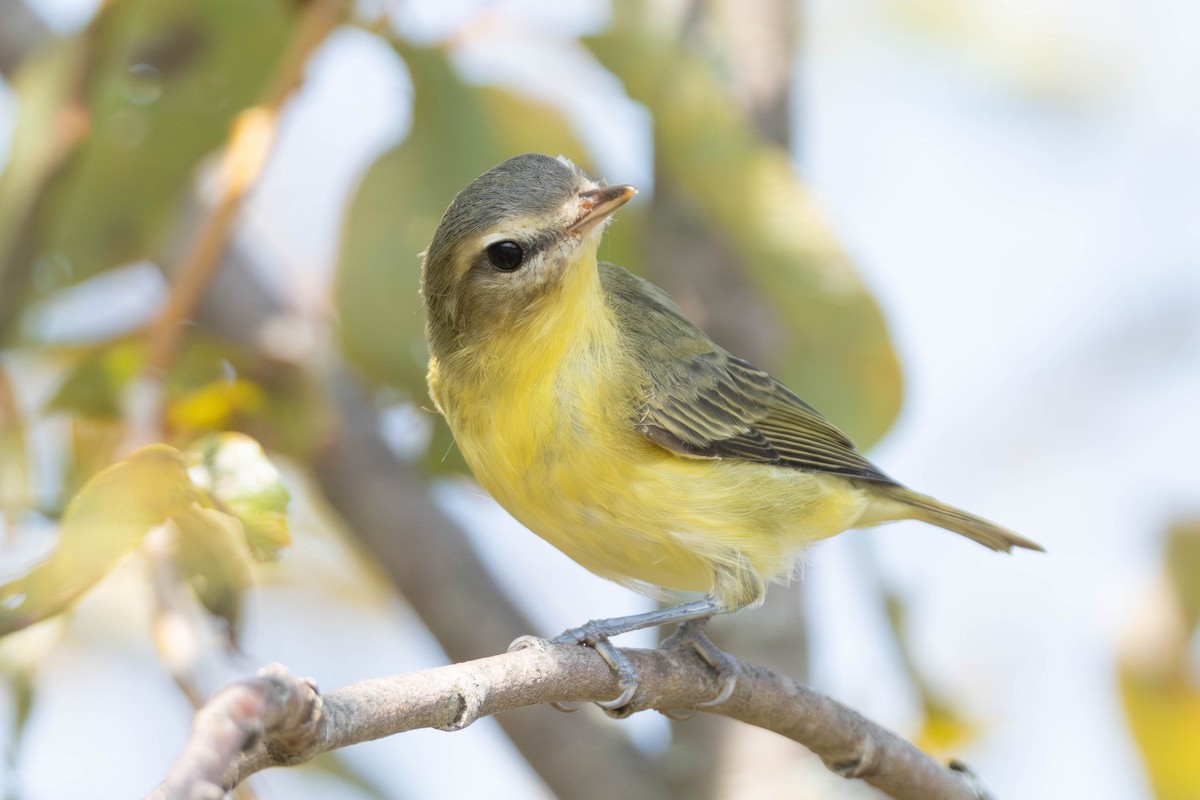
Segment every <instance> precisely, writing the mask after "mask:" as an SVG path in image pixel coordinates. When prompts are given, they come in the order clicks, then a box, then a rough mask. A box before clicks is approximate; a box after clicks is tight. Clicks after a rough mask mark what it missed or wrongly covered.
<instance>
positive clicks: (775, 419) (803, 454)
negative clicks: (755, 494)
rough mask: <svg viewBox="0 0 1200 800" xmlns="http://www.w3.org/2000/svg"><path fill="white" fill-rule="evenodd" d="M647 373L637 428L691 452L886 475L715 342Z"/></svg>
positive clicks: (802, 406) (694, 455) (769, 379)
mask: <svg viewBox="0 0 1200 800" xmlns="http://www.w3.org/2000/svg"><path fill="white" fill-rule="evenodd" d="M682 366H683V369H675V370H670V371H666V372H658V373H656V374H654V375H651V376H650V378H651V387H650V391H649V392H648V393H647V397H646V402H645V403H644V405H643V406H642V408H641V410H640V414H639V420H638V423H637V429H638V430H639V431H640V432H641V433H642V435H643V436H645V437H646V438H647V439H649V440H650V441H652V442H654V443H655V444H657V445H659V446H660V447H664V448H666V449H667V450H671V451H672V452H675V453H678V454H680V455H683V456H690V457H692V458H737V459H742V460H745V461H758V462H762V463H765V464H776V465H779V466H785V467H792V468H794V469H804V470H816V471H820V472H833V473H838V474H842V475H852V476H854V477H858V478H866V479H868V480H875V481H884V482H887V483H893V481H892V479H891V478H889V477H888V476H887V475H885V474H884V473H883V472H881V471H880V470H879V468H878V467H876V466H875V465H874V464H872V463H871V462H870V461H868V460H867V459H865V458H863V457H862V456H861V455H859V454H858V451H857V450H855V448H854V443H853V442H852V441H850V439H849V438H848V437H847V436H846V435H845V434H844V433H842V432H841V431H840V430H838V429H837V428H835V427H834V426H833V425H832V424H830V423H829V422H828V421H827V420H826V419H825V418H824V417H822V416H821V415H820V414H818V413H817V412H816V411H815V410H814V409H813V408H812V407H811V406H809V405H808V404H807V403H805V402H804V401H803V400H801V399H800V398H799V397H797V396H796V395H795V394H794V393H793V392H792V391H790V390H789V389H788V388H787V387H786V386H784V385H783V384H781V383H779V381H777V380H775V379H774V378H772V377H771V376H770V375H768V374H767V373H766V372H763V371H762V370H760V369H758V368H757V367H755V366H754V365H752V364H750V363H749V362H747V361H743V360H742V359H740V358H737V357H736V356H732V355H730V354H728V353H726V352H724V351H722V350H720V349H714V350H712V351H710V352H706V353H700V354H698V355H695V356H693V357H692V358H690V359H689V360H687V361H686V362H683V364H682Z"/></svg>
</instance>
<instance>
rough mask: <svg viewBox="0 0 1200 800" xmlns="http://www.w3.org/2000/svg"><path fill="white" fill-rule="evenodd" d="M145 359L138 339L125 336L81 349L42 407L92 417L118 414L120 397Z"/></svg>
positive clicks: (110, 418)
mask: <svg viewBox="0 0 1200 800" xmlns="http://www.w3.org/2000/svg"><path fill="white" fill-rule="evenodd" d="M144 358H145V347H144V345H143V343H142V342H141V341H140V340H134V339H127V340H124V341H120V342H117V343H108V344H104V345H102V346H100V347H96V348H93V349H90V350H87V351H85V353H84V354H83V355H82V357H80V359H79V361H78V363H76V364H75V366H74V368H73V369H71V370H70V371H69V372H68V373H67V375H66V377H65V378H64V379H63V382H62V383H61V384H59V387H58V391H56V392H55V393H54V395H53V397H51V398H50V401H49V402H48V403H47V404H46V410H47V411H50V412H54V411H61V412H65V413H69V414H79V415H81V416H85V417H92V418H96V419H107V420H116V419H120V417H121V397H122V395H123V393H124V392H125V388H126V387H127V386H128V385H129V382H130V381H131V380H133V379H134V378H135V377H137V374H138V372H139V371H140V370H141V368H142V361H143V359H144Z"/></svg>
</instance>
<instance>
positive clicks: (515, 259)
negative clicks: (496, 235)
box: [487, 239, 525, 272]
mask: <svg viewBox="0 0 1200 800" xmlns="http://www.w3.org/2000/svg"><path fill="white" fill-rule="evenodd" d="M487 257H488V261H490V262H492V266H493V267H495V268H496V269H501V270H504V271H505V272H512V271H513V270H514V269H516V268H518V267H519V266H521V264H523V263H524V262H525V250H524V249H523V248H522V247H521V245H519V244H517V243H516V242H514V241H512V240H511V239H505V240H504V241H503V242H496V243H495V244H490V245H488V248H487Z"/></svg>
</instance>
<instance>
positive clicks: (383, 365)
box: [336, 42, 586, 471]
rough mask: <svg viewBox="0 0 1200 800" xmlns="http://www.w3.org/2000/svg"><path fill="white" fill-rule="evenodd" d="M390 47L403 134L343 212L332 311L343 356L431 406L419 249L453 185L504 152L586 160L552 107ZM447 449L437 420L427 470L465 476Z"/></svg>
mask: <svg viewBox="0 0 1200 800" xmlns="http://www.w3.org/2000/svg"><path fill="white" fill-rule="evenodd" d="M396 47H397V50H398V52H399V54H400V55H401V56H402V57H403V59H404V62H405V64H406V66H407V67H408V71H409V74H410V75H411V76H412V82H413V93H414V101H413V115H412V130H411V132H410V133H409V135H408V137H407V138H406V139H405V140H404V142H402V143H401V144H400V145H398V146H397V147H395V148H393V149H392V150H389V151H388V152H387V153H385V154H383V155H382V156H381V157H380V158H379V159H378V160H377V161H376V162H375V164H374V165H372V167H371V169H370V171H369V172H368V173H367V174H366V177H364V179H363V181H362V183H361V185H360V186H359V188H358V191H357V193H356V195H355V197H354V200H353V202H352V204H351V206H350V209H349V212H348V214H347V216H346V220H345V224H344V226H343V230H342V244H341V253H340V257H339V261H338V274H337V287H336V292H337V305H338V311H339V314H340V317H341V326H342V327H341V342H342V347H343V349H344V351H345V353H346V355H347V357H348V358H349V359H350V360H351V361H352V362H353V363H354V364H355V365H357V366H358V367H359V368H360V369H362V370H363V371H364V372H365V373H366V374H367V375H369V376H370V377H372V378H374V379H375V380H379V381H382V382H386V383H389V384H392V385H393V386H396V387H397V388H400V389H401V390H403V391H404V392H405V393H407V394H408V395H409V396H410V397H412V398H414V400H416V402H417V403H418V404H419V405H422V406H423V407H424V408H427V409H432V408H433V406H432V404H431V403H430V402H429V401H428V400H427V398H426V390H425V371H426V362H427V360H428V353H427V349H426V345H425V330H424V326H425V320H424V314H423V312H422V310H421V300H420V297H419V296H418V293H417V290H418V286H419V283H420V262H419V259H418V253H420V252H421V251H422V250H424V249H425V247H426V246H427V245H428V244H429V240H430V238H432V236H433V231H434V228H435V227H437V223H438V220H439V219H440V218H441V216H442V212H443V211H445V210H446V206H447V205H449V204H450V201H451V200H452V199H453V198H454V195H455V194H456V193H457V192H458V191H459V190H460V189H462V188H463V187H464V186H466V185H467V184H468V183H469V182H470V181H472V180H473V179H474V178H475V177H477V176H478V175H479V174H480V173H482V172H485V171H486V170H488V169H490V168H491V167H493V166H495V165H496V164H498V163H499V162H501V161H503V160H504V159H506V158H509V157H510V156H513V155H517V154H520V153H525V152H530V151H536V152H542V153H564V154H569V155H572V156H573V157H574V158H575V160H576V161H577V162H579V163H581V164H586V160H585V159H583V158H582V156H583V147H582V145H580V144H579V142H578V140H577V139H576V138H575V136H574V135H573V134H572V133H571V131H570V129H569V127H568V125H567V124H566V122H565V121H564V119H563V117H562V115H561V114H560V113H559V112H558V111H556V110H554V109H552V108H549V107H547V106H544V105H541V104H538V103H535V102H532V101H529V100H527V99H524V98H521V97H518V96H516V95H514V94H512V93H511V92H508V91H505V90H502V89H498V88H494V87H480V86H470V85H467V84H465V83H464V82H463V81H462V80H461V79H460V78H459V76H458V75H457V74H456V73H455V71H454V69H453V67H452V65H451V64H450V63H449V61H448V59H447V57H446V54H445V52H444V51H443V50H441V49H425V48H418V47H413V46H410V45H407V44H404V43H402V42H398V43H396ZM451 445H452V440H451V438H450V434H449V431H448V430H447V429H446V427H445V425H444V423H442V422H441V421H440V419H439V421H438V424H437V427H436V429H435V433H434V436H433V441H432V442H431V444H430V448H429V451H428V452H429V458H428V459H427V466H428V467H429V468H430V469H432V470H434V471H444V470H446V469H455V470H459V471H463V470H465V465H464V464H463V462H462V458H461V456H458V455H457V450H455V449H452V446H451Z"/></svg>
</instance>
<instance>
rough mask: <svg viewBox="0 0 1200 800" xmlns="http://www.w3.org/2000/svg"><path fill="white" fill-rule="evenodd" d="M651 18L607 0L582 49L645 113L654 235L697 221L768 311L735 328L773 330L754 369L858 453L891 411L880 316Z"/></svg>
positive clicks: (808, 202) (742, 124) (709, 68)
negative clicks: (765, 359)
mask: <svg viewBox="0 0 1200 800" xmlns="http://www.w3.org/2000/svg"><path fill="white" fill-rule="evenodd" d="M657 19H658V18H657V17H656V16H655V14H654V12H653V10H652V9H649V8H648V7H647V6H645V5H642V4H637V3H632V2H629V0H624V1H623V2H617V3H616V4H615V5H614V14H613V24H612V26H611V28H610V29H609V30H608V31H607V32H606V33H604V34H603V35H601V36H599V37H596V38H594V39H592V40H590V41H589V45H590V47H591V48H592V51H593V52H594V53H595V54H596V56H597V57H598V58H599V59H600V61H601V62H602V63H603V64H604V65H605V66H606V67H608V68H609V69H610V70H612V71H613V72H614V73H615V74H616V75H617V77H618V78H620V79H621V80H622V81H623V82H624V84H625V88H626V90H627V91H628V92H629V95H630V96H631V97H632V98H633V99H635V100H638V101H640V102H642V103H644V104H645V105H646V106H647V107H648V108H649V109H650V111H651V113H652V114H653V115H654V123H655V124H654V137H655V157H656V176H657V178H656V195H657V194H659V193H663V194H664V195H666V196H668V197H669V198H671V200H672V202H673V203H674V204H675V207H674V208H673V209H672V211H671V213H669V214H661V215H658V216H656V217H655V218H654V220H653V225H654V226H663V225H670V224H673V223H674V222H675V220H674V219H673V217H674V218H679V217H682V218H683V222H684V223H685V224H686V223H687V217H688V216H695V217H696V222H694V223H691V228H692V229H693V230H696V231H700V232H702V233H704V234H706V235H707V236H708V237H709V241H711V242H713V243H714V245H713V246H717V247H721V248H722V249H724V250H725V251H726V252H727V253H728V254H729V255H730V256H731V257H732V258H734V259H735V260H736V261H737V262H738V263H740V264H741V265H742V267H743V270H744V274H745V276H746V278H747V279H748V280H749V281H750V283H751V284H752V285H753V286H755V287H756V288H757V292H758V294H759V295H760V296H761V298H762V299H763V301H765V303H766V306H767V308H768V309H769V310H770V312H771V316H772V319H771V320H767V321H762V320H754V321H753V322H751V321H747V320H742V321H741V323H742V324H744V325H748V324H753V325H756V326H763V325H764V324H774V325H779V326H782V328H783V331H784V333H785V335H782V336H779V337H777V341H776V342H775V346H774V348H773V349H774V351H775V352H774V354H773V357H772V358H770V362H771V363H768V364H764V365H763V366H766V367H768V368H770V369H771V370H772V371H773V372H775V373H776V375H777V376H778V377H779V378H780V380H782V381H784V382H785V383H787V384H788V385H789V386H791V387H792V388H793V389H795V390H796V391H797V392H799V393H800V394H801V395H802V396H803V397H804V398H805V399H806V400H807V401H809V402H810V403H812V404H813V405H814V406H815V407H816V408H818V409H819V410H822V411H824V412H825V413H826V414H828V415H829V417H830V418H831V419H832V420H833V422H834V423H836V424H837V425H838V426H839V427H841V428H843V429H845V430H846V432H847V433H849V434H850V435H851V436H852V437H854V438H855V439H856V440H857V441H858V442H859V444H860V445H862V446H864V447H865V446H869V445H870V444H871V443H873V442H875V441H877V440H878V439H879V437H880V436H882V435H883V433H884V432H885V431H886V430H887V428H888V427H889V425H890V424H891V423H892V421H893V420H894V419H895V416H896V414H897V412H898V409H899V403H900V392H901V375H900V366H899V363H898V360H897V358H896V354H895V352H894V351H893V350H892V346H891V342H890V340H889V337H888V332H887V326H886V324H885V322H884V319H883V315H882V313H881V312H880V310H879V307H878V305H877V304H876V303H875V301H874V299H873V298H872V297H871V294H870V292H869V291H868V290H867V288H866V287H865V286H864V285H863V283H862V281H861V279H860V278H859V277H858V275H857V274H856V273H855V271H854V267H853V265H852V264H851V262H850V260H849V258H848V257H847V256H846V254H845V253H844V252H843V250H842V249H841V247H840V245H839V244H838V242H837V240H836V239H835V238H834V236H833V234H832V232H831V231H830V229H829V227H828V225H827V224H826V222H825V220H824V218H823V216H822V215H821V213H820V212H819V210H818V209H817V207H816V205H815V203H814V202H813V200H812V198H811V197H810V195H809V194H808V192H807V190H806V189H805V187H804V186H803V184H802V183H801V182H800V181H799V180H798V179H797V177H796V176H795V174H794V172H793V167H792V164H791V161H790V159H789V156H788V154H787V153H786V152H785V151H783V150H781V149H779V148H778V147H775V146H773V145H771V144H770V143H768V142H766V141H764V140H763V139H762V138H761V137H760V136H759V135H758V134H757V133H756V131H755V130H754V127H753V124H752V122H751V121H750V120H748V119H747V118H745V116H744V115H743V114H742V113H741V112H740V111H739V109H738V104H737V103H736V102H734V100H733V99H732V98H731V97H730V96H729V93H728V91H727V90H726V88H725V87H724V86H723V85H722V84H721V82H720V80H719V74H718V70H717V68H716V67H715V66H714V64H713V63H712V62H711V61H709V60H706V59H703V58H701V57H700V56H698V55H695V54H693V53H689V52H688V51H687V50H686V49H684V48H681V47H680V45H681V41H680V38H681V37H680V34H679V32H678V31H675V30H672V29H669V28H665V27H663V25H662V24H661V23H659V22H658V21H657ZM655 233H656V231H655V230H653V229H652V230H649V231H647V235H648V236H652V235H654V234H655ZM647 247H648V248H649V243H648V244H647ZM650 250H651V251H652V248H650ZM670 257H671V253H670V252H667V253H666V254H665V255H664V256H663V257H662V258H661V259H660V260H665V259H666V258H670ZM625 266H630V267H636V266H637V264H633V263H630V264H625ZM652 266H653V267H654V268H656V269H659V270H662V269H666V268H667V266H666V265H665V264H658V263H656V264H653V265H652ZM670 268H672V269H674V270H687V269H688V268H689V265H688V264H687V263H673V264H671V265H670ZM651 277H652V278H653V277H655V276H654V275H653V274H651ZM720 311H721V310H720V309H714V310H713V312H712V314H713V316H719V315H720Z"/></svg>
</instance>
